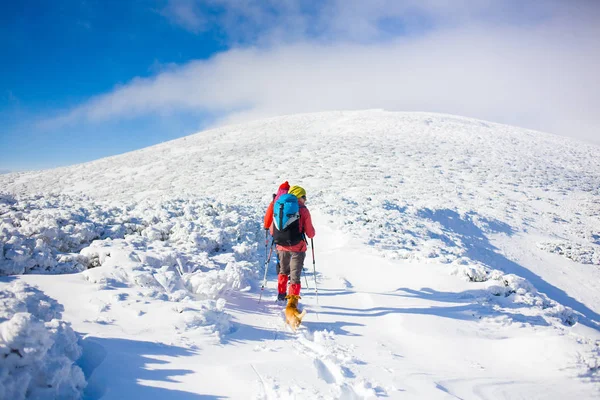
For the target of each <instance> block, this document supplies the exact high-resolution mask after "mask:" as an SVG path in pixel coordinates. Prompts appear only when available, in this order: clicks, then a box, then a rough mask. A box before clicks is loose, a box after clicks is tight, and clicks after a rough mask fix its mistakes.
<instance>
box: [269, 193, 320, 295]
mask: <svg viewBox="0 0 600 400" xmlns="http://www.w3.org/2000/svg"><path fill="white" fill-rule="evenodd" d="M305 203H306V191H305V190H304V189H303V188H301V187H300V186H292V187H291V188H290V189H289V191H288V193H287V194H284V195H281V196H280V197H279V198H278V199H277V200H276V201H274V202H273V223H272V224H271V227H270V231H271V235H272V236H273V239H274V241H275V243H276V244H277V247H276V249H277V257H278V259H279V263H280V267H279V271H278V278H277V292H278V294H277V300H278V301H283V300H285V299H286V291H287V284H288V275H289V276H290V277H289V279H290V283H291V284H290V288H289V293H288V295H289V297H292V296H295V297H296V298H300V274H301V273H302V269H303V267H304V259H305V258H306V248H307V247H306V237H308V238H310V239H312V238H313V237H314V236H315V228H314V227H313V224H312V219H311V217H310V212H309V211H308V208H306V205H305Z"/></svg>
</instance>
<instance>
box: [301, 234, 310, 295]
mask: <svg viewBox="0 0 600 400" xmlns="http://www.w3.org/2000/svg"><path fill="white" fill-rule="evenodd" d="M302 239H304V243H306V245H307V246H308V240H306V236H304V233H303V234H302ZM302 274H303V275H304V282H305V283H306V288H307V289H310V288H309V287H308V278H307V277H306V268H304V263H302Z"/></svg>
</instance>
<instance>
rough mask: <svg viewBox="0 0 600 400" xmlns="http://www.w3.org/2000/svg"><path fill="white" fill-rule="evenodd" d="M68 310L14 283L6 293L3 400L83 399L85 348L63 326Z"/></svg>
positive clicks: (0, 326)
mask: <svg viewBox="0 0 600 400" xmlns="http://www.w3.org/2000/svg"><path fill="white" fill-rule="evenodd" d="M61 312H62V306H61V305H59V304H58V303H57V302H56V301H55V300H53V299H51V298H49V297H48V296H46V295H45V294H44V293H42V292H40V291H39V290H37V289H36V288H34V287H31V286H28V285H26V284H24V283H22V282H14V283H12V284H10V285H7V286H6V287H5V288H4V289H3V290H1V291H0V398H1V399H14V400H18V399H25V398H49V399H50V398H61V399H75V398H80V397H81V395H82V393H83V389H84V388H85V385H86V382H85V377H84V375H83V372H82V370H81V368H79V367H78V366H77V365H75V361H76V360H77V359H78V358H79V357H80V356H81V353H82V349H81V347H80V346H79V345H78V343H77V337H76V335H75V332H74V331H73V329H71V327H70V326H69V325H68V324H67V323H66V322H64V321H61V320H60V318H61Z"/></svg>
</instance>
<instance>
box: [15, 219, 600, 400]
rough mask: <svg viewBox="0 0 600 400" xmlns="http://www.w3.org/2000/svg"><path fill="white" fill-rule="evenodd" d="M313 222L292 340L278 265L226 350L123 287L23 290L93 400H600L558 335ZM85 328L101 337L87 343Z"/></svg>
mask: <svg viewBox="0 0 600 400" xmlns="http://www.w3.org/2000/svg"><path fill="white" fill-rule="evenodd" d="M313 218H314V221H315V225H316V227H317V236H316V237H315V240H314V243H315V258H316V267H317V278H318V284H319V302H320V304H321V306H317V305H316V302H315V296H314V287H313V286H314V285H313V282H314V280H313V276H312V272H311V270H312V265H311V263H312V259H311V257H310V255H309V256H308V257H307V260H306V264H305V265H306V267H307V270H308V272H309V274H308V279H309V285H310V288H303V290H302V295H303V298H302V302H301V304H302V305H303V306H304V307H306V308H307V309H308V314H307V316H306V317H305V319H304V321H303V324H302V326H301V328H300V330H299V331H298V332H297V333H292V332H291V331H290V330H289V328H287V327H286V326H285V324H284V321H283V316H282V312H281V310H282V307H283V306H282V305H278V304H275V301H274V299H275V297H276V293H275V289H274V287H275V276H274V272H273V271H274V263H271V265H270V268H271V274H270V276H269V282H268V287H267V289H265V294H264V296H263V303H261V304H258V295H259V290H260V289H258V290H255V291H241V292H233V294H231V296H229V297H228V298H227V302H228V303H227V306H226V311H227V312H228V313H230V314H231V315H232V316H233V320H232V322H233V327H234V331H233V332H231V333H230V334H227V335H224V337H223V339H222V340H219V338H218V337H216V336H214V335H213V334H211V333H210V332H206V331H202V330H201V329H200V330H191V331H178V329H177V327H176V326H175V325H176V317H177V316H178V315H179V310H178V309H177V306H175V307H174V306H173V303H169V302H162V301H157V300H153V299H149V300H148V301H145V302H144V301H142V302H138V303H136V304H128V305H125V304H124V302H123V301H121V300H120V298H126V297H127V295H126V293H127V291H126V290H125V289H121V290H120V291H119V294H118V295H117V294H115V293H109V292H110V291H106V290H96V289H92V288H93V287H92V286H91V285H90V283H89V282H87V281H85V280H83V279H81V275H80V274H73V275H64V276H60V277H56V276H44V275H24V276H20V277H19V278H18V279H21V280H24V281H26V282H28V283H31V284H36V285H39V287H41V288H42V289H43V290H44V291H45V292H46V293H47V294H48V295H49V296H51V297H53V298H55V299H56V300H58V302H59V303H62V304H63V305H64V307H65V312H64V314H65V316H64V318H65V319H66V320H68V321H70V322H71V323H72V324H73V328H74V329H75V330H76V331H78V332H80V333H82V334H83V335H84V340H83V343H84V346H83V347H84V357H83V359H82V360H81V361H80V364H81V366H82V369H83V370H84V372H85V374H86V376H87V378H88V387H87V388H86V391H85V395H86V398H88V399H100V398H102V399H118V398H146V399H152V398H156V399H159V398H160V399H164V398H168V399H183V398H196V397H199V398H204V397H202V396H205V397H206V398H236V399H238V398H239V399H242V398H249V397H253V398H259V399H285V398H298V399H309V398H310V399H313V398H314V399H319V398H323V399H326V398H343V399H359V398H375V397H378V396H387V397H388V398H415V399H418V398H428V399H446V398H464V399H468V398H494V399H502V398H506V399H509V398H545V399H548V398H554V399H561V398H593V397H594V396H595V395H597V393H598V392H597V390H598V388H597V386H596V385H595V384H594V383H593V382H589V383H587V384H586V383H585V381H580V382H581V384H578V385H573V379H579V378H577V377H576V375H577V374H578V372H579V368H578V362H579V360H577V359H576V357H575V356H576V355H577V354H579V353H578V351H579V350H580V348H579V347H578V346H579V344H578V343H577V341H576V339H575V338H574V337H573V336H572V335H570V334H568V333H566V331H564V330H562V329H561V328H559V327H555V326H552V325H548V323H546V322H545V321H544V319H543V318H542V317H541V316H540V315H535V313H533V312H531V313H530V314H531V315H518V314H507V313H503V312H502V311H498V310H494V309H493V307H492V306H490V305H489V304H483V303H482V302H481V301H480V298H479V297H478V295H477V291H478V290H480V289H481V285H484V283H474V282H465V281H463V280H460V279H458V278H457V277H454V276H449V274H448V266H447V265H442V264H439V265H436V264H431V263H429V264H422V263H407V262H397V261H391V260H386V259H383V258H380V257H378V256H377V255H374V254H372V252H371V251H370V249H369V248H367V247H366V246H364V245H363V244H361V243H359V242H358V241H356V240H353V239H351V238H350V237H348V236H346V235H344V234H342V233H341V232H339V231H336V230H334V229H333V228H331V227H329V226H328V222H327V218H326V217H324V216H323V215H321V214H320V213H318V212H316V211H313ZM309 253H310V250H309ZM57 280H60V284H56V283H57ZM303 283H304V279H303ZM67 284H68V287H69V288H70V289H69V290H70V291H69V292H68V293H66V292H65V291H64V290H63V288H64V287H65V285H67ZM124 290H125V293H123V291H124ZM81 304H87V306H86V307H84V308H82V307H81V306H80V305H81ZM139 313H148V314H149V315H150V316H151V315H154V316H155V317H153V318H151V319H150V320H151V321H153V323H152V324H151V325H146V326H140V325H137V324H135V323H128V321H131V319H132V318H134V319H135V316H136V315H138V314H139ZM90 321H95V323H94V326H95V329H96V331H95V332H94V333H93V334H91V335H88V336H86V331H87V329H88V328H89V322H90ZM565 329H567V328H565ZM569 329H572V328H569ZM365 338H368V340H365ZM541 338H543V339H544V340H540V339H541ZM569 369H571V370H572V372H570V373H567V374H565V370H566V371H569ZM223 382H229V383H228V384H223ZM507 383H510V385H507Z"/></svg>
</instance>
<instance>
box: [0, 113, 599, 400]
mask: <svg viewBox="0 0 600 400" xmlns="http://www.w3.org/2000/svg"><path fill="white" fill-rule="evenodd" d="M279 143H285V151H282V147H281V146H279V145H278V144H279ZM598 154H600V153H599V152H598V147H597V146H593V145H590V144H586V143H583V142H577V141H574V140H571V139H566V138H563V137H559V136H552V135H547V134H543V133H539V132H533V131H529V130H524V129H520V128H515V127H510V126H506V125H499V124H494V123H490V122H484V121H479V120H473V119H468V118H462V117H456V116H449V115H440V114H427V113H391V112H385V111H381V110H369V111H359V112H357V111H354V112H329V113H319V114H303V115H291V116H286V117H279V118H272V119H267V120H262V121H256V122H253V123H247V124H243V125H234V126H228V127H223V128H219V129H215V130H211V131H206V132H201V133H199V134H196V135H192V136H188V137H186V138H183V139H179V140H175V141H172V142H168V143H164V144H161V145H158V146H153V147H150V148H146V149H142V150H139V151H136V152H132V153H128V154H124V155H121V156H115V157H109V158H106V159H101V160H97V161H94V162H91V163H86V164H81V165H75V166H71V167H64V168H58V169H54V170H49V171H38V172H28V173H12V174H7V175H2V176H0V188H2V189H1V190H2V193H0V250H1V251H0V274H1V275H6V276H5V277H3V278H0V279H1V280H0V289H1V290H2V293H3V295H2V296H3V297H2V298H3V299H12V300H10V301H8V300H3V301H4V304H7V305H6V306H5V307H4V308H5V309H6V310H7V311H6V314H2V319H0V321H2V322H0V323H1V324H2V332H3V335H4V332H5V331H6V332H11V333H10V335H9V336H8V337H5V336H3V340H4V342H2V346H3V347H2V349H13V348H19V349H21V348H23V349H24V348H28V349H31V352H32V353H31V354H35V357H32V358H31V360H30V361H28V363H29V364H28V367H27V368H25V369H15V367H14V365H13V364H10V363H8V364H6V363H5V364H6V365H4V364H2V366H1V367H0V368H1V369H0V382H1V383H2V385H4V386H3V388H4V390H12V391H14V392H8V393H11V396H10V398H23V397H32V398H44V397H46V398H51V397H56V396H62V397H68V396H71V397H77V396H78V395H81V394H82V393H83V395H84V397H85V398H89V399H100V398H103V399H111V398H115V399H116V398H187V397H193V396H194V395H196V396H197V395H200V396H207V397H209V398H210V397H212V398H240V399H242V398H244V399H245V398H257V399H267V398H268V399H271V398H277V399H280V398H298V399H304V398H306V399H319V398H343V399H346V398H348V399H355V398H376V397H389V398H431V399H435V398H449V397H458V398H464V399H467V398H494V399H496V398H499V399H502V398H507V399H509V398H544V399H547V398H556V399H563V398H581V399H584V398H597V396H598V395H599V391H600V375H599V374H600V372H599V365H600V315H599V314H598V313H599V312H600V294H599V293H600V269H599V268H598V265H600V263H599V261H598V254H600V250H599V249H600V231H599V230H598V227H599V226H600V191H599V188H600V156H599V155H598ZM284 180H289V182H290V183H291V184H298V185H301V186H303V187H304V188H305V189H306V190H307V196H308V203H307V205H308V207H309V209H310V211H311V213H312V214H313V220H314V224H315V227H316V230H317V236H316V237H315V241H314V242H315V248H314V263H315V266H316V272H317V274H316V276H315V275H313V272H312V271H313V266H312V263H313V258H312V257H311V256H312V252H311V249H309V255H308V257H307V260H306V263H305V267H306V268H307V270H306V273H305V276H306V277H305V278H302V284H303V290H302V296H303V298H302V300H301V306H304V307H306V308H307V310H308V314H307V316H306V317H305V320H304V322H303V325H302V326H301V329H300V331H299V332H298V333H292V332H291V331H289V330H288V329H286V327H285V325H284V323H283V318H282V315H281V306H280V305H276V304H274V301H273V299H274V297H275V274H274V260H271V262H270V264H269V275H268V278H269V281H268V285H267V288H266V289H265V291H264V292H263V297H262V301H261V302H260V303H258V298H259V295H260V285H261V281H262V275H263V271H264V270H263V268H264V264H265V236H264V231H263V230H262V227H261V225H262V215H263V213H264V211H265V209H266V206H267V204H268V202H269V201H270V198H271V193H273V192H274V191H275V190H276V188H277V186H278V185H279V184H280V183H281V182H283V181H284ZM315 279H316V281H317V283H318V294H319V296H318V303H317V298H316V295H315V292H314V282H315ZM306 282H308V286H309V287H308V288H306V287H305V286H306V284H305V283H306ZM24 293H27V294H24ZM27 296H29V297H27ZM27 298H29V299H30V300H26V299H27ZM15 299H19V300H18V301H17V300H15ZM52 310H53V311H52ZM3 313H4V311H3ZM5 325H6V328H4V326H5ZM19 332H21V333H19ZM23 332H34V333H33V334H32V335H31V336H30V337H28V338H27V340H29V339H31V340H30V341H21V340H22V339H23V340H24V336H23ZM76 335H77V336H76ZM19 338H21V339H19ZM5 343H10V345H7V344H5ZM27 346H29V347H27ZM3 351H8V352H9V353H10V350H3ZM10 354H11V355H12V358H14V353H10ZM44 357H46V359H44ZM12 358H10V357H9V358H5V361H6V360H9V359H12ZM34 358H35V360H34ZM47 359H51V360H53V361H51V362H49V361H48V360H47ZM44 360H46V361H44ZM11 368H12V369H11ZM7 374H8V375H7ZM11 374H12V375H11ZM17 374H18V375H19V377H18V379H23V380H24V381H25V380H27V381H29V382H32V383H31V384H30V385H29V386H25V385H19V386H18V387H14V386H11V382H16V379H17V378H16V376H17ZM50 381H52V382H56V383H57V384H56V385H53V386H52V390H54V391H52V390H50V389H48V388H45V387H44V386H43V385H42V384H40V382H50ZM59 382H60V384H58V383H59ZM6 388H8V389H6ZM25 388H27V389H25ZM42 388H44V389H42ZM17 389H19V390H21V391H20V392H16V391H15V390H17ZM43 390H46V391H45V392H43ZM0 397H2V396H0Z"/></svg>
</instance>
